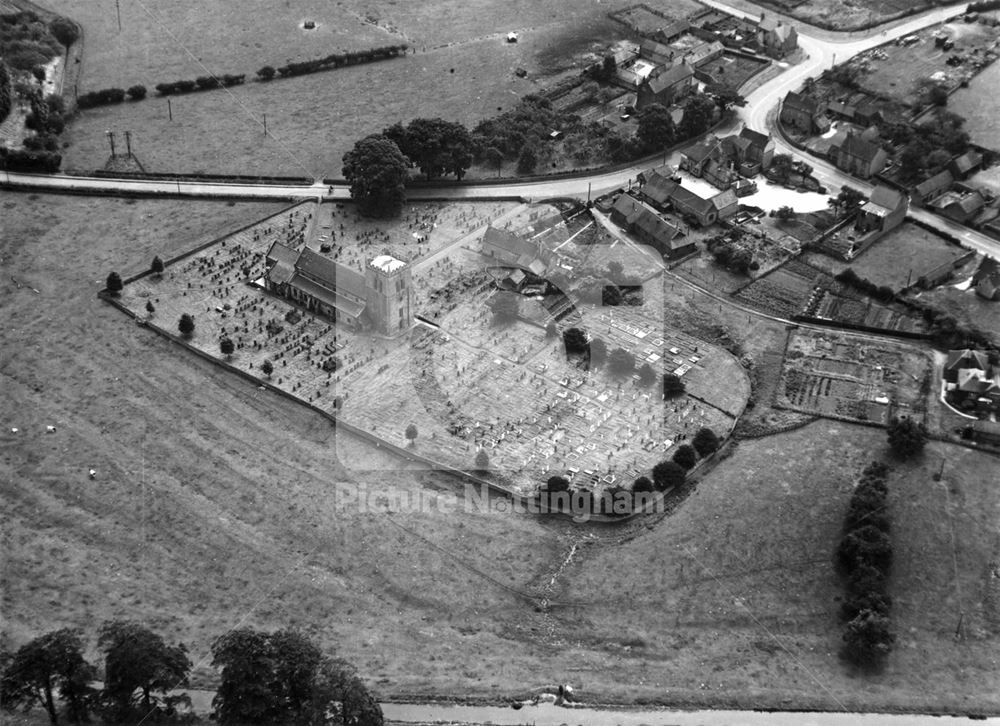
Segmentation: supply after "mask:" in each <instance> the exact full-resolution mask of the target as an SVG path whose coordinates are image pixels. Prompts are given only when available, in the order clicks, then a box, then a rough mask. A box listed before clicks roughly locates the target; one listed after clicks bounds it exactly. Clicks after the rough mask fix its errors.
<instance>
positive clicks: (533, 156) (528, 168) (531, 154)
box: [517, 144, 538, 176]
mask: <svg viewBox="0 0 1000 726" xmlns="http://www.w3.org/2000/svg"><path fill="white" fill-rule="evenodd" d="M537 165H538V153H537V152H536V151H535V147H534V146H531V145H530V144H529V145H525V146H524V147H522V149H521V153H520V154H519V155H518V157H517V173H518V174H521V175H522V176H528V175H530V174H534V173H535V166H537Z"/></svg>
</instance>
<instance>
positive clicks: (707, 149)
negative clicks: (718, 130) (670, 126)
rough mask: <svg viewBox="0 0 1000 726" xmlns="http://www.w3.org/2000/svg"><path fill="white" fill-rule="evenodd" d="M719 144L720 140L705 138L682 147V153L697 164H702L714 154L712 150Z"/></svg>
mask: <svg viewBox="0 0 1000 726" xmlns="http://www.w3.org/2000/svg"><path fill="white" fill-rule="evenodd" d="M718 144H719V142H718V140H716V139H711V140H710V139H704V140H702V141H699V142H697V143H695V144H691V145H690V146H687V147H685V148H683V149H681V155H683V156H686V157H687V158H689V159H690V160H691V161H693V162H695V163H696V164H701V163H702V162H704V161H706V160H707V159H708V157H709V156H711V155H712V151H713V150H714V149H715V148H716V147H717V146H718Z"/></svg>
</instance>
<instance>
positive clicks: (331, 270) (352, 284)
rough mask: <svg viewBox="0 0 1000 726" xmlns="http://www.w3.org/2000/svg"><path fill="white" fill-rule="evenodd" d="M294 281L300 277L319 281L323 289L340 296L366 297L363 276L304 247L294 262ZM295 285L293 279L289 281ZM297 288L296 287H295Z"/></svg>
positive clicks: (366, 288)
mask: <svg viewBox="0 0 1000 726" xmlns="http://www.w3.org/2000/svg"><path fill="white" fill-rule="evenodd" d="M295 271H296V272H297V273H298V275H296V279H297V278H299V277H301V276H302V275H305V276H308V277H311V278H313V279H315V280H317V281H319V282H320V283H321V284H322V285H323V286H324V287H328V288H330V289H331V290H336V291H337V292H338V293H340V294H344V293H346V294H348V295H353V296H354V297H357V298H360V299H362V300H364V299H365V298H366V297H367V296H368V286H367V284H366V283H365V276H364V275H362V274H361V273H360V272H358V271H356V270H353V269H351V268H350V267H348V266H347V265H342V264H341V263H339V262H337V261H335V260H331V259H330V258H329V257H324V256H323V255H321V254H319V253H318V252H315V251H314V250H311V249H309V248H308V247H306V248H305V249H304V250H302V253H301V254H300V255H299V258H298V260H296V262H295ZM291 284H293V285H295V279H293V280H292V281H291ZM295 286H296V287H298V285H295Z"/></svg>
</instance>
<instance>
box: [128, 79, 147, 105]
mask: <svg viewBox="0 0 1000 726" xmlns="http://www.w3.org/2000/svg"><path fill="white" fill-rule="evenodd" d="M126 93H128V97H129V98H131V99H132V100H133V101H141V100H142V99H144V98H145V97H146V94H147V93H148V91H147V90H146V87H145V86H144V85H142V84H141V83H137V84H135V85H134V86H129V88H128V91H126Z"/></svg>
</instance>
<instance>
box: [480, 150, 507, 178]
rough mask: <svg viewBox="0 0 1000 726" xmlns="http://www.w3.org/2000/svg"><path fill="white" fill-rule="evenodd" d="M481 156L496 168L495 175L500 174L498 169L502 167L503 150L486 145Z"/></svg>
mask: <svg viewBox="0 0 1000 726" xmlns="http://www.w3.org/2000/svg"><path fill="white" fill-rule="evenodd" d="M483 158H484V159H485V160H486V162H487V163H488V164H492V165H493V166H495V167H496V168H497V176H500V169H501V168H502V167H503V152H502V151H500V149H498V148H497V147H495V146H488V147H486V150H485V151H484V152H483Z"/></svg>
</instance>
